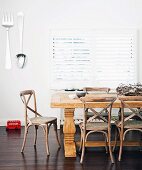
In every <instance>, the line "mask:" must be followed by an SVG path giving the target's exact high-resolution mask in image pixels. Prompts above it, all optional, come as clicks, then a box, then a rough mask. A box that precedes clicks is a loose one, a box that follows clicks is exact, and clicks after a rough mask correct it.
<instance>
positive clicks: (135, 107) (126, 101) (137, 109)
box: [119, 96, 142, 126]
mask: <svg viewBox="0 0 142 170" xmlns="http://www.w3.org/2000/svg"><path fill="white" fill-rule="evenodd" d="M119 100H120V101H121V112H120V114H121V121H120V124H121V125H122V126H123V125H124V122H126V121H128V120H130V119H132V118H134V117H135V118H136V117H138V118H139V119H140V120H142V115H141V114H140V113H141V112H142V96H121V97H119ZM125 109H127V110H128V109H129V110H130V112H129V115H128V116H125V115H124V114H125Z"/></svg>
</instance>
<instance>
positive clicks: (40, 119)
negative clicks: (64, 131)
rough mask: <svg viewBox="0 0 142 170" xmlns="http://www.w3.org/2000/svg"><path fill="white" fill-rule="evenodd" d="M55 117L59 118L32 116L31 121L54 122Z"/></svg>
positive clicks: (40, 122)
mask: <svg viewBox="0 0 142 170" xmlns="http://www.w3.org/2000/svg"><path fill="white" fill-rule="evenodd" d="M55 119H57V118H56V117H34V118H30V121H31V122H32V123H33V124H46V123H48V122H52V121H53V120H55Z"/></svg>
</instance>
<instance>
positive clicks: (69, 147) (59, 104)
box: [51, 92, 142, 157]
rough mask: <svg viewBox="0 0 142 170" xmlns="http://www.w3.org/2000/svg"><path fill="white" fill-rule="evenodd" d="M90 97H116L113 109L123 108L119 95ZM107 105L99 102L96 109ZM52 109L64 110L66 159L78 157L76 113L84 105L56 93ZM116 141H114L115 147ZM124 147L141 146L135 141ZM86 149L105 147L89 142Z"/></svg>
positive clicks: (102, 142)
mask: <svg viewBox="0 0 142 170" xmlns="http://www.w3.org/2000/svg"><path fill="white" fill-rule="evenodd" d="M87 95H88V96H90V97H93V96H95V97H97V96H99V97H107V96H110V97H116V98H117V99H116V101H115V102H114V103H113V106H112V107H113V108H121V103H120V101H119V99H118V97H117V94H115V93H110V94H87ZM106 104H107V103H104V102H97V103H96V104H95V106H93V107H94V108H103V107H104V106H105V105H106ZM129 105H131V106H132V107H141V106H142V102H138V101H135V102H134V101H133V102H132V101H130V102H129ZM51 108H63V109H64V124H63V133H64V152H65V157H76V145H77V144H78V143H79V142H78V141H77V142H75V132H76V127H75V123H74V111H75V109H76V108H83V104H82V102H81V100H80V99H79V98H77V97H76V98H75V99H71V98H70V97H69V93H65V92H61V93H55V94H53V95H52V98H51ZM113 143H114V141H112V145H113ZM118 145H119V143H118ZM123 145H124V146H139V145H140V142H133V141H131V142H130V141H129V142H128V141H125V142H124V144H123ZM85 146H86V147H92V146H96V147H98V146H105V142H104V141H94V142H93V141H88V142H87V143H86V144H85Z"/></svg>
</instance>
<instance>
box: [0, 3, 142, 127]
mask: <svg viewBox="0 0 142 170" xmlns="http://www.w3.org/2000/svg"><path fill="white" fill-rule="evenodd" d="M141 9H142V1H141V0H125V1H124V0H107V1H106V0H0V20H1V19H2V14H3V12H5V11H7V12H12V13H13V14H14V19H15V25H14V27H13V28H11V30H10V40H11V52H12V64H13V68H12V69H11V70H5V69H4V63H5V45H6V31H5V29H4V28H3V27H2V26H0V96H1V97H0V125H5V123H6V121H7V120H9V119H10V120H11V119H20V120H23V106H22V103H21V101H20V98H19V91H20V90H23V89H35V90H36V92H37V100H38V105H39V110H40V111H41V112H43V113H44V115H46V114H47V113H48V114H55V115H56V112H55V110H54V109H50V94H51V91H50V83H51V81H50V56H49V31H50V30H51V29H58V28H74V29H76V28H84V29H85V28H89V29H91V28H136V29H138V31H139V34H138V41H139V47H138V55H139V81H142V68H141V67H140V63H141V62H142V57H141V54H142V10H141ZM19 11H23V12H24V14H25V28H24V53H25V54H26V55H27V56H28V63H27V65H26V67H25V68H24V69H18V68H17V66H16V57H15V56H16V54H17V53H18V52H19V51H18V50H19V39H18V28H17V21H16V19H17V18H16V15H17V12H19Z"/></svg>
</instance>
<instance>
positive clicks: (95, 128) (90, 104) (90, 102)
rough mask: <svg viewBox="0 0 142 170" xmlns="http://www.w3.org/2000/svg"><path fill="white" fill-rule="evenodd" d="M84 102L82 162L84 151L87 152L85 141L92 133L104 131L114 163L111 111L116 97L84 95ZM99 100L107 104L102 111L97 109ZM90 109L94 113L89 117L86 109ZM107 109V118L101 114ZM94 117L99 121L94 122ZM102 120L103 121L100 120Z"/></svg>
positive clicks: (81, 160)
mask: <svg viewBox="0 0 142 170" xmlns="http://www.w3.org/2000/svg"><path fill="white" fill-rule="evenodd" d="M80 99H81V101H82V103H83V108H84V119H83V122H81V123H80V124H79V127H80V129H81V141H80V150H82V152H81V159H80V163H83V159H84V152H85V143H86V142H87V138H88V136H89V135H90V134H91V133H96V132H99V133H102V134H103V135H104V136H105V139H106V144H107V146H108V147H109V154H110V158H111V162H112V163H114V159H113V155H112V150H111V111H112V104H113V103H114V101H115V100H116V98H115V97H103V98H102V97H91V98H89V97H82V98H80ZM97 102H105V103H106V106H105V107H104V108H102V109H101V111H99V112H98V111H96V108H95V104H96V103H97ZM87 109H90V110H91V111H92V112H93V113H94V115H93V116H91V117H90V118H89V119H87V112H86V110H87ZM104 110H107V113H108V118H107V119H106V118H105V117H103V116H102V115H101V114H102V113H103V112H104ZM94 119H98V120H99V122H94V121H93V120H94ZM100 120H101V122H100Z"/></svg>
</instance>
